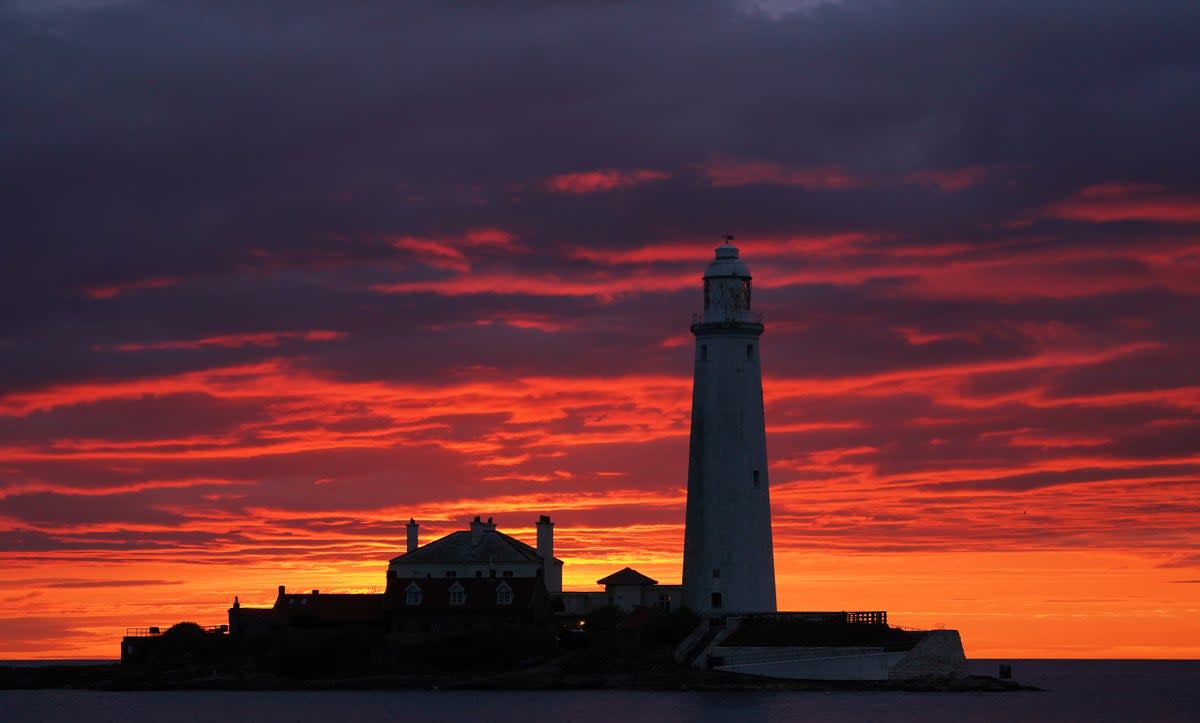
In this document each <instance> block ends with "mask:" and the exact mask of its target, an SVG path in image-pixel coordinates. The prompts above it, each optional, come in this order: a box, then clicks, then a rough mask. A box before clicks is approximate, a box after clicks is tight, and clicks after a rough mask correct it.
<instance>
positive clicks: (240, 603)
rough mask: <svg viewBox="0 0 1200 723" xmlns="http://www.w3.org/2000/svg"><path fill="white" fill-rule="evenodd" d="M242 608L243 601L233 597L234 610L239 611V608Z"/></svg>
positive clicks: (235, 596)
mask: <svg viewBox="0 0 1200 723" xmlns="http://www.w3.org/2000/svg"><path fill="white" fill-rule="evenodd" d="M241 606H242V601H241V600H238V596H237V595H234V596H233V609H234V610H237V609H238V608H240V607H241Z"/></svg>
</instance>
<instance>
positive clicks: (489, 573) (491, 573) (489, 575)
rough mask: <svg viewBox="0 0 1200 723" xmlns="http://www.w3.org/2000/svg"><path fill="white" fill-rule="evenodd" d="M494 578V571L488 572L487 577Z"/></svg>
mask: <svg viewBox="0 0 1200 723" xmlns="http://www.w3.org/2000/svg"><path fill="white" fill-rule="evenodd" d="M495 576H496V571H495V570H488V577H495Z"/></svg>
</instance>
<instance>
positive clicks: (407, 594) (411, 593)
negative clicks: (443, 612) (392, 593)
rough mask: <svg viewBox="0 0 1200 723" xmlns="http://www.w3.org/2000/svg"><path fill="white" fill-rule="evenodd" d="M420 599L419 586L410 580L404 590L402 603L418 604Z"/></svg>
mask: <svg viewBox="0 0 1200 723" xmlns="http://www.w3.org/2000/svg"><path fill="white" fill-rule="evenodd" d="M422 599H423V598H422V596H421V588H420V587H418V586H417V583H415V582H410V583H409V584H408V587H407V588H406V589H405V590H404V604H405V605H420V604H421V600H422Z"/></svg>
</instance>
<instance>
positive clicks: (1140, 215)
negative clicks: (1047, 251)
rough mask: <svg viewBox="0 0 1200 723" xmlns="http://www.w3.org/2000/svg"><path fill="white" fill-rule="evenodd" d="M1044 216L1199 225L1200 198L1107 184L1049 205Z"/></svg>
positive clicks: (1149, 187) (1146, 186) (1158, 188)
mask: <svg viewBox="0 0 1200 723" xmlns="http://www.w3.org/2000/svg"><path fill="white" fill-rule="evenodd" d="M1043 213H1044V215H1046V216H1050V217H1053V218H1062V219H1067V220H1069V221H1085V222H1089V223H1107V222H1111V221H1151V222H1155V223H1170V224H1177V223H1181V224H1190V223H1200V196H1197V195H1194V194H1186V193H1179V192H1174V191H1170V190H1169V189H1167V188H1166V187H1165V186H1159V185H1153V184H1121V183H1106V184H1100V185H1096V186H1088V187H1087V188H1084V189H1083V190H1081V191H1079V192H1078V193H1076V194H1074V195H1073V196H1070V197H1068V198H1066V199H1063V200H1062V201H1059V202H1058V203H1054V204H1051V205H1050V206H1048V207H1046V209H1045V210H1044V211H1043Z"/></svg>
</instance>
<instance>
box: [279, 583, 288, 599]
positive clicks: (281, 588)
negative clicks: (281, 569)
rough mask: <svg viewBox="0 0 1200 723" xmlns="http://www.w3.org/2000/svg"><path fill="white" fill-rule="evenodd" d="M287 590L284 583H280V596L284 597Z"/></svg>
mask: <svg viewBox="0 0 1200 723" xmlns="http://www.w3.org/2000/svg"><path fill="white" fill-rule="evenodd" d="M286 591H287V590H286V588H284V587H283V585H280V586H279V597H283V593H284V592H286Z"/></svg>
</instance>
